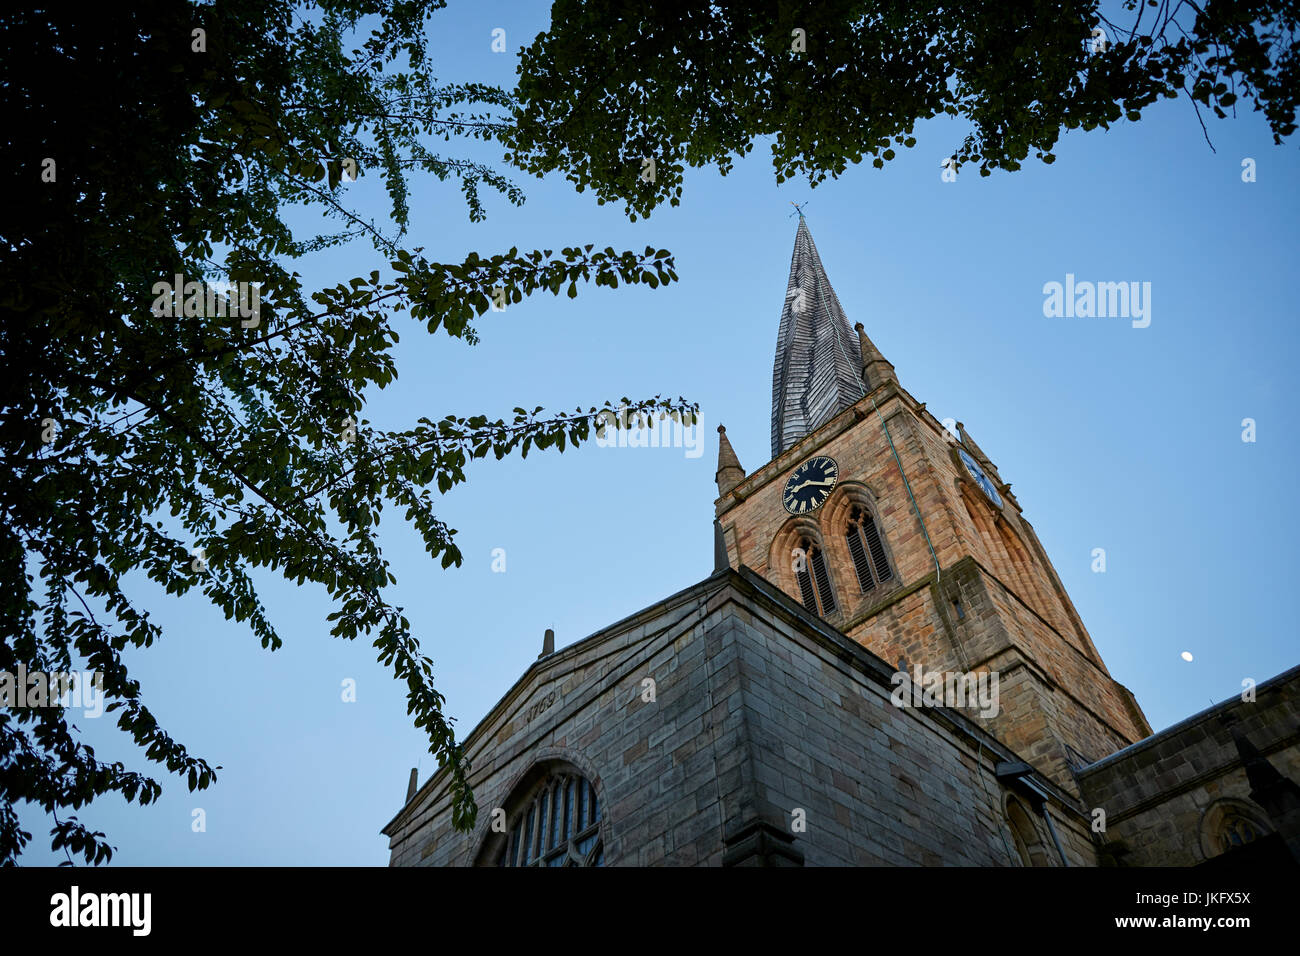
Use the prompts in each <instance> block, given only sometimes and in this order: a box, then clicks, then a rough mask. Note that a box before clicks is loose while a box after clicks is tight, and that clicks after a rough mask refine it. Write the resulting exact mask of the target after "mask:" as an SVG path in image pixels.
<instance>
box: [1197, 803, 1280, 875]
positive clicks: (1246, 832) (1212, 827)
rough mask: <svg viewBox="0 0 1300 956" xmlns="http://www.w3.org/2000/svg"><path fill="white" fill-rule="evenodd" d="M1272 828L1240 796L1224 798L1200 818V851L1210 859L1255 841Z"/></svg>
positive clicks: (1264, 835) (1267, 833)
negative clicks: (1237, 797) (1239, 798)
mask: <svg viewBox="0 0 1300 956" xmlns="http://www.w3.org/2000/svg"><path fill="white" fill-rule="evenodd" d="M1271 832H1272V831H1271V830H1270V829H1269V827H1268V824H1267V823H1265V822H1264V817H1263V816H1262V815H1261V814H1260V813H1259V811H1257V810H1256V809H1255V808H1253V807H1251V806H1250V805H1249V804H1247V803H1245V802H1244V801H1241V800H1235V799H1231V798H1228V799H1224V800H1220V801H1218V802H1217V803H1215V804H1213V805H1212V806H1211V807H1210V808H1209V809H1208V810H1206V812H1205V815H1204V817H1202V819H1201V852H1202V853H1203V854H1204V856H1205V858H1206V859H1207V860H1208V859H1211V858H1213V857H1216V856H1220V855H1222V854H1224V853H1229V852H1231V851H1233V850H1236V849H1238V848H1239V847H1243V846H1245V845H1246V844H1248V843H1254V842H1255V841H1256V840H1259V839H1260V838H1262V837H1266V836H1268V835H1269V834H1270V833H1271Z"/></svg>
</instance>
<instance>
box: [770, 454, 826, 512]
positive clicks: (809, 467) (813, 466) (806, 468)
mask: <svg viewBox="0 0 1300 956" xmlns="http://www.w3.org/2000/svg"><path fill="white" fill-rule="evenodd" d="M839 477H840V466H839V465H837V464H835V459H834V458H827V457H825V456H824V455H819V456H818V457H816V458H809V459H808V460H807V461H805V462H804V463H803V464H802V465H800V466H799V467H798V468H796V469H795V470H794V471H793V472H792V473H791V475H790V477H789V479H787V480H786V483H785V491H784V492H783V493H782V494H781V503H782V504H784V505H785V510H786V511H788V512H790V514H792V515H802V514H807V513H808V512H810V511H816V510H817V509H818V508H820V507H821V506H822V505H823V504H825V503H826V499H827V498H829V497H830V496H831V490H832V489H833V488H834V487H835V482H837V481H838V480H839Z"/></svg>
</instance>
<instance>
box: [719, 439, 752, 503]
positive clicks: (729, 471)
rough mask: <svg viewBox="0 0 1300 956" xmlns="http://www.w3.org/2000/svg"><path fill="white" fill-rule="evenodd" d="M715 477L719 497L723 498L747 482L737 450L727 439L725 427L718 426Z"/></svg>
mask: <svg viewBox="0 0 1300 956" xmlns="http://www.w3.org/2000/svg"><path fill="white" fill-rule="evenodd" d="M713 477H714V480H715V481H717V483H718V497H722V496H723V495H725V494H726V493H727V492H729V491H730V490H731V489H732V488H734V487H736V485H738V484H740V483H741V482H742V481H744V480H745V469H744V468H741V467H740V459H739V458H737V457H736V450H735V449H734V448H732V447H731V442H730V441H729V440H728V439H727V428H726V426H725V425H719V426H718V470H717V472H716V473H715V474H714V476H713Z"/></svg>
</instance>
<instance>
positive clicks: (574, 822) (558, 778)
mask: <svg viewBox="0 0 1300 956" xmlns="http://www.w3.org/2000/svg"><path fill="white" fill-rule="evenodd" d="M527 792H528V793H529V794H531V796H530V797H527V798H526V800H527V803H526V804H525V806H523V807H521V808H519V809H518V810H516V811H515V812H514V813H513V814H512V815H511V816H510V818H509V833H508V835H507V838H506V839H505V840H504V841H502V846H501V849H500V850H499V851H498V855H497V859H496V865H497V866H604V865H605V848H604V846H603V845H602V844H601V839H600V813H601V806H600V801H599V800H598V799H597V797H596V788H595V787H593V786H592V785H591V783H590V782H588V781H587V779H586V778H584V777H582V776H581V775H579V774H578V773H576V772H574V771H572V770H569V769H560V770H555V771H552V772H551V773H550V774H548V775H547V777H546V779H545V780H544V781H543V782H542V784H541V785H540V786H535V787H533V788H530V789H529V790H528V791H527Z"/></svg>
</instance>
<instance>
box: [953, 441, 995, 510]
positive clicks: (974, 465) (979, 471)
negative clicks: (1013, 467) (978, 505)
mask: <svg viewBox="0 0 1300 956" xmlns="http://www.w3.org/2000/svg"><path fill="white" fill-rule="evenodd" d="M957 454H958V455H960V456H961V463H962V464H963V465H965V466H966V470H967V471H968V472H970V476H971V478H973V479H974V480H975V484H977V485H979V486H980V491H982V492H984V494H985V496H986V497H987V498H988V499H989V501H991V502H993V504H994V505H996V506H997V507H999V508H1001V507H1002V496H1001V495H1000V494H998V489H997V486H996V485H995V484H993V481H992V479H991V478H989V476H988V475H986V474H984V469H983V468H981V467H980V466H979V462H977V461H976V460H975V459H974V458H972V457H971V456H970V455H968V454H966V451H965V449H961V448H959V449H957Z"/></svg>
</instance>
